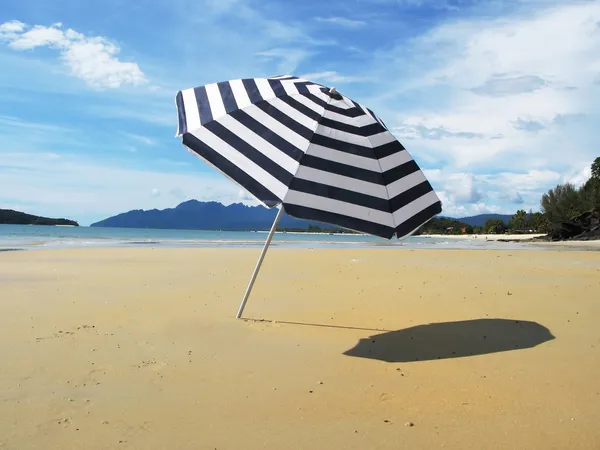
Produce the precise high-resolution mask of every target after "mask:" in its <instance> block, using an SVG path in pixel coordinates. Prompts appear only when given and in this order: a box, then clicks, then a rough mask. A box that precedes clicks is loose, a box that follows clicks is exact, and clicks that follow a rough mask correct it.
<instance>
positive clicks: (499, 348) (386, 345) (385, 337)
mask: <svg viewBox="0 0 600 450" xmlns="http://www.w3.org/2000/svg"><path fill="white" fill-rule="evenodd" d="M552 339H555V337H554V336H553V335H552V333H550V330H548V329H547V328H546V327H544V326H542V325H540V324H539V323H537V322H528V321H523V320H510V319H476V320H465V321H459V322H442V323H432V324H427V325H418V326H415V327H411V328H405V329H403V330H397V331H390V332H387V333H382V334H376V335H373V336H370V337H369V338H365V339H361V340H360V341H359V342H358V344H357V345H356V346H354V347H353V348H351V349H350V350H348V351H346V352H344V355H347V356H354V357H358V358H369V359H378V360H380V361H386V362H412V361H430V360H435V359H447V358H461V357H465V356H475V355H485V354H488V353H497V352H506V351H511V350H521V349H525V348H532V347H535V346H536V345H540V344H543V343H544V342H547V341H550V340H552Z"/></svg>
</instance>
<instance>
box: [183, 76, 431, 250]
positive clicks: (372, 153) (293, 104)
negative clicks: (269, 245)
mask: <svg viewBox="0 0 600 450" xmlns="http://www.w3.org/2000/svg"><path fill="white" fill-rule="evenodd" d="M176 105H177V110H178V116H179V128H178V132H177V136H182V139H183V144H184V145H185V146H186V147H187V148H188V149H189V150H191V151H192V152H193V153H195V154H197V155H198V156H200V157H201V158H203V159H204V160H205V161H206V162H208V163H209V164H211V165H212V166H214V167H216V168H217V169H218V170H220V171H221V172H222V173H224V174H225V175H226V176H228V177H229V178H231V179H232V180H234V181H235V182H237V183H238V184H239V185H241V186H242V187H243V188H244V189H246V190H247V191H248V192H250V193H251V194H252V195H254V196H255V197H256V198H257V199H258V200H259V201H260V202H261V203H262V204H263V205H265V206H267V207H269V208H271V207H273V206H276V205H279V204H283V208H284V211H285V212H286V213H288V214H289V215H291V216H294V217H298V218H302V219H308V220H314V221H319V222H325V223H329V224H333V225H338V226H341V227H343V228H348V229H351V230H355V231H360V232H364V233H368V234H372V235H376V236H380V237H384V238H387V239H390V238H392V237H393V236H394V235H396V236H398V237H403V236H406V235H408V234H410V233H412V232H413V231H415V230H416V229H417V228H419V227H420V226H421V225H423V224H424V223H425V222H427V221H428V220H430V219H431V218H432V217H434V216H435V215H436V214H438V213H440V212H441V202H440V200H439V198H438V197H437V195H436V193H435V192H434V190H433V188H432V187H431V185H430V183H429V182H428V181H427V179H426V177H425V175H424V174H423V172H422V171H421V170H420V168H419V167H418V166H417V164H416V162H415V161H414V160H413V158H412V157H411V156H410V155H409V153H408V152H407V151H406V150H405V148H404V147H403V146H402V144H400V142H399V141H398V140H396V138H395V137H394V136H393V135H392V133H390V132H389V130H388V129H387V127H386V126H385V124H384V123H383V122H382V121H381V119H379V118H378V117H377V116H376V115H375V114H374V113H373V112H372V111H371V110H370V109H368V108H366V107H364V106H363V105H361V104H359V103H357V102H355V101H353V100H351V99H349V98H347V97H345V96H344V95H342V94H340V93H338V92H337V91H336V90H335V89H333V88H331V89H330V88H328V87H325V86H323V85H321V84H318V83H314V82H311V81H308V80H303V79H301V78H297V77H293V76H278V77H272V78H250V79H243V80H231V81H225V82H220V83H214V84H208V85H205V86H201V87H196V88H192V89H186V90H183V91H180V92H178V93H177V96H176Z"/></svg>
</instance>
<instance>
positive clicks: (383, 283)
mask: <svg viewBox="0 0 600 450" xmlns="http://www.w3.org/2000/svg"><path fill="white" fill-rule="evenodd" d="M257 254H258V251H257V250H256V249H244V250H240V249H216V250H208V249H161V250H158V249H157V250H155V249H152V248H146V249H118V250H116V249H93V250H90V249H82V250H57V251H54V250H48V251H28V252H5V253H0V448H2V449H11V450H13V449H14V450H26V449H44V450H50V449H61V450H63V449H106V448H109V449H144V450H145V449H194V450H195V449H209V450H212V449H219V450H230V449H268V450H270V449H273V450H281V449H307V450H309V449H311V450H312V449H328V450H329V449H433V448H445V449H460V450H464V449H598V448H600V427H599V426H598V424H599V423H600V376H599V374H600V326H598V320H599V318H600V296H599V295H598V292H600V252H590V251H588V252H579V251H524V250H523V251H464V250H462V251H454V250H442V251H439V250H408V249H368V250H367V249H364V250H354V249H351V250H350V249H348V250H308V249H303V250H293V249H271V250H270V251H269V254H268V255H267V258H266V260H265V263H264V265H263V269H262V271H261V273H260V275H259V277H258V280H257V284H256V286H255V290H254V292H253V295H252V296H251V298H250V301H249V303H248V307H247V309H246V314H245V315H246V317H250V318H253V319H268V320H273V321H277V322H254V321H240V320H235V319H234V315H235V312H236V311H237V306H238V302H239V300H240V297H241V296H242V294H243V291H244V289H245V285H246V283H247V281H248V278H249V276H250V273H251V271H252V269H253V267H254V264H255V261H256V257H257ZM286 322H296V323H299V324H291V323H286ZM301 323H304V324H315V325H314V326H313V325H301ZM429 323H431V325H427V324H429ZM317 325H323V326H317ZM353 327H354V328H353ZM378 330H379V331H378ZM382 330H390V331H382ZM438 358H441V359H438ZM410 424H412V425H413V426H410Z"/></svg>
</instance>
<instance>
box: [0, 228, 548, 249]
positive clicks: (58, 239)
mask: <svg viewBox="0 0 600 450" xmlns="http://www.w3.org/2000/svg"><path fill="white" fill-rule="evenodd" d="M267 234H268V233H267V232H266V231H205V230H162V229H150V228H105V227H68V226H39V225H0V251H3V250H4V251H6V250H34V249H44V248H81V247H213V248H214V247H237V248H240V247H262V246H263V245H264V242H265V239H266V238H267ZM271 245H272V246H273V247H287V248H364V247H385V248H439V249H442V248H449V249H450V248H452V249H460V248H472V249H493V248H498V249H519V248H532V247H533V248H540V247H539V246H535V247H534V246H531V245H528V244H525V243H505V242H493V241H486V240H485V239H484V238H482V237H479V238H475V237H473V238H472V239H453V238H450V237H449V238H443V237H442V238H434V237H428V236H409V237H407V238H404V239H396V238H394V239H391V240H387V239H382V238H378V237H374V236H368V235H358V234H341V233H338V234H325V233H292V232H277V233H275V236H274V237H273V241H272V242H271Z"/></svg>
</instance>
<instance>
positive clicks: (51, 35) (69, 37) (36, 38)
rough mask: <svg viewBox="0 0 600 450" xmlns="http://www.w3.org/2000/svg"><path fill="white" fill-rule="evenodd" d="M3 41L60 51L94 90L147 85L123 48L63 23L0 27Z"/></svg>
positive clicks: (16, 46) (20, 48)
mask: <svg viewBox="0 0 600 450" xmlns="http://www.w3.org/2000/svg"><path fill="white" fill-rule="evenodd" d="M0 41H4V42H6V43H7V44H8V46H9V47H10V48H12V49H13V50H17V51H25V50H34V49H36V48H39V47H48V48H50V49H53V50H57V51H58V52H59V54H60V59H61V60H62V62H63V64H65V65H66V66H67V67H68V68H69V70H70V72H71V74H72V75H73V76H75V77H78V78H81V79H82V80H84V81H85V82H86V83H87V84H88V85H90V86H92V87H95V88H118V87H120V86H121V85H123V84H132V85H138V84H142V83H145V82H146V78H145V76H144V73H143V72H142V70H141V69H140V68H139V66H138V65H137V64H136V63H133V62H123V61H121V60H119V58H118V57H117V55H118V54H119V52H120V48H119V46H118V45H116V44H115V43H113V42H110V41H109V40H108V39H107V38H105V37H102V36H92V37H88V36H85V35H83V34H81V33H78V32H77V31H75V30H73V29H71V28H68V29H66V30H63V28H62V24H61V23H55V24H52V25H50V26H44V25H35V26H33V27H30V26H28V25H26V24H24V23H22V22H19V21H10V22H5V23H3V24H2V25H0Z"/></svg>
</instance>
